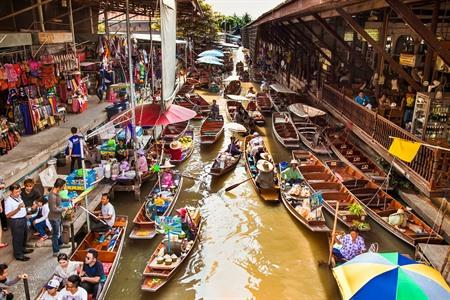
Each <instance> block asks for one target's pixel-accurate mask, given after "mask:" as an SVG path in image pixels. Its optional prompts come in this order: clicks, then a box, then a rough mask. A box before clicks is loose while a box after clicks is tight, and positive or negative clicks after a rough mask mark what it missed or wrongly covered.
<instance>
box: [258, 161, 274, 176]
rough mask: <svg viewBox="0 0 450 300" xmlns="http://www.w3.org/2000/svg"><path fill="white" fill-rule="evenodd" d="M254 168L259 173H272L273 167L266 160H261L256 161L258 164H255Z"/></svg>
mask: <svg viewBox="0 0 450 300" xmlns="http://www.w3.org/2000/svg"><path fill="white" fill-rule="evenodd" d="M256 167H257V168H258V170H260V171H261V172H267V173H268V172H272V171H273V165H272V164H271V163H270V162H268V161H267V160H264V159H261V160H259V161H258V163H257V164H256Z"/></svg>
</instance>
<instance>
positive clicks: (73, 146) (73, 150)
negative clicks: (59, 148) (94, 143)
mask: <svg viewBox="0 0 450 300" xmlns="http://www.w3.org/2000/svg"><path fill="white" fill-rule="evenodd" d="M70 132H71V133H72V136H71V137H70V138H69V144H68V146H67V148H68V156H69V158H70V172H73V170H75V163H77V167H78V169H80V168H81V156H82V154H83V153H82V151H84V147H85V146H84V140H83V137H82V136H81V135H79V134H78V129H77V128H76V127H72V128H71V129H70Z"/></svg>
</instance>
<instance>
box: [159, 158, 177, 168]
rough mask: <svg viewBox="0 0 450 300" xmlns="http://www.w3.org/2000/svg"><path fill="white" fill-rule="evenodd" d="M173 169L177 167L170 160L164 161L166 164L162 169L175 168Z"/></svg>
mask: <svg viewBox="0 0 450 300" xmlns="http://www.w3.org/2000/svg"><path fill="white" fill-rule="evenodd" d="M173 167H175V166H174V165H172V164H171V163H170V160H169V159H166V160H165V161H164V164H163V165H162V166H160V168H164V169H170V168H173Z"/></svg>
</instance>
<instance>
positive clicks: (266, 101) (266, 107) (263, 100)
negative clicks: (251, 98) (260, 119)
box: [256, 92, 273, 114]
mask: <svg viewBox="0 0 450 300" xmlns="http://www.w3.org/2000/svg"><path fill="white" fill-rule="evenodd" d="M256 104H257V107H258V110H259V111H260V112H261V113H263V114H264V113H270V112H271V111H272V106H273V104H272V101H270V98H269V96H268V95H267V93H264V92H259V93H257V94H256Z"/></svg>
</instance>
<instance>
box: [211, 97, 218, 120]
mask: <svg viewBox="0 0 450 300" xmlns="http://www.w3.org/2000/svg"><path fill="white" fill-rule="evenodd" d="M219 116H220V112H219V105H217V101H216V100H215V99H214V100H213V102H212V104H211V111H210V113H209V117H210V118H211V119H218V118H219Z"/></svg>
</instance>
